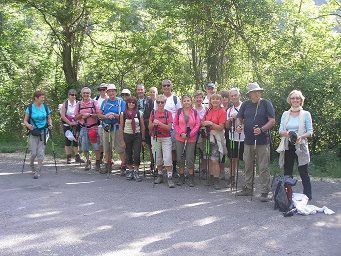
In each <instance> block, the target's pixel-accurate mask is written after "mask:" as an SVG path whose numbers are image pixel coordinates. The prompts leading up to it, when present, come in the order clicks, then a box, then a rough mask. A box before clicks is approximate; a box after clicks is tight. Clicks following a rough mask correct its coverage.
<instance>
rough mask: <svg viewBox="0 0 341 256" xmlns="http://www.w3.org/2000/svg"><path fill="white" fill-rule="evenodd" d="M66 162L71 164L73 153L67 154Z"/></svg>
mask: <svg viewBox="0 0 341 256" xmlns="http://www.w3.org/2000/svg"><path fill="white" fill-rule="evenodd" d="M66 164H71V155H66Z"/></svg>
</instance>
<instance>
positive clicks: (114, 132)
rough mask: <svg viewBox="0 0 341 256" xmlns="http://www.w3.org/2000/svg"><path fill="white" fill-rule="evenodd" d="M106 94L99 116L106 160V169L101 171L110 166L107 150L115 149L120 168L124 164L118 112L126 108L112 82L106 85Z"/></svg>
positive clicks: (122, 167)
mask: <svg viewBox="0 0 341 256" xmlns="http://www.w3.org/2000/svg"><path fill="white" fill-rule="evenodd" d="M107 94H108V96H109V98H108V99H106V100H104V101H103V103H102V106H101V108H100V109H101V116H100V117H101V118H102V120H103V124H102V126H103V130H104V133H103V149H104V159H105V162H106V165H105V166H106V170H104V172H103V173H105V172H107V171H108V168H110V166H111V161H112V159H109V156H110V155H111V154H109V152H110V151H109V150H113V149H114V150H115V152H116V153H118V154H119V156H120V159H121V169H122V170H124V165H125V157H124V147H123V146H122V145H123V141H122V140H121V138H120V132H119V120H120V114H121V113H123V112H124V110H125V108H126V102H125V101H124V100H123V99H122V98H120V97H116V94H117V90H116V86H115V85H114V84H108V85H107ZM109 132H110V134H111V140H112V147H113V148H111V149H110V148H109V145H110V144H109Z"/></svg>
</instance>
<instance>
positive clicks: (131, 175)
mask: <svg viewBox="0 0 341 256" xmlns="http://www.w3.org/2000/svg"><path fill="white" fill-rule="evenodd" d="M133 178H134V173H133V171H132V170H129V171H126V179H127V180H132V179H133Z"/></svg>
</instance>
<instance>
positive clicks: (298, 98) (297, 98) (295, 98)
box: [290, 97, 301, 100]
mask: <svg viewBox="0 0 341 256" xmlns="http://www.w3.org/2000/svg"><path fill="white" fill-rule="evenodd" d="M290 99H291V100H300V99H301V98H300V97H291V98H290Z"/></svg>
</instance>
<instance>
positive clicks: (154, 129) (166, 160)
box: [149, 94, 175, 188]
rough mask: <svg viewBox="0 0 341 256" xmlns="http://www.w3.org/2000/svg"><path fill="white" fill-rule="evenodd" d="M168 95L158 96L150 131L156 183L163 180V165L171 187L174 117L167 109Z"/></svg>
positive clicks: (150, 121)
mask: <svg viewBox="0 0 341 256" xmlns="http://www.w3.org/2000/svg"><path fill="white" fill-rule="evenodd" d="M165 103H166V96H164V95H162V94H161V95H158V96H156V107H157V109H156V110H153V111H152V112H151V114H150V118H149V132H150V136H151V137H152V149H153V153H154V159H155V164H156V166H157V172H158V177H157V179H156V180H155V181H154V183H155V184H160V183H162V182H163V172H162V166H164V167H165V169H166V172H167V182H168V187H169V188H174V186H175V185H174V181H173V173H172V139H171V134H170V130H171V129H172V123H173V117H172V113H171V112H170V111H167V110H165V108H164V106H165Z"/></svg>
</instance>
